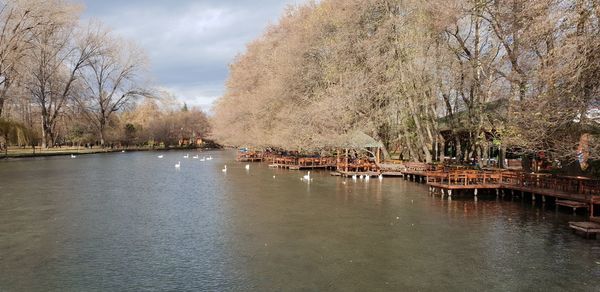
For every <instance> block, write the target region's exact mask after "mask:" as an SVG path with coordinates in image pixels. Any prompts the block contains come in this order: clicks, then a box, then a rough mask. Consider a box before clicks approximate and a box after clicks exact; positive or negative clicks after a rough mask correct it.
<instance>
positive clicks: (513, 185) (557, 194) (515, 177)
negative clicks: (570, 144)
mask: <svg viewBox="0 0 600 292" xmlns="http://www.w3.org/2000/svg"><path fill="white" fill-rule="evenodd" d="M406 174H407V175H411V174H412V175H419V173H418V172H417V173H416V174H415V172H408V173H406ZM424 175H425V177H426V178H427V181H426V182H427V184H428V185H429V186H430V187H432V188H436V189H442V190H457V189H460V190H475V191H476V190H478V189H497V190H510V191H513V192H514V191H518V192H521V193H531V194H532V198H533V199H534V200H535V196H534V195H539V196H542V199H543V200H544V199H545V197H546V196H547V197H554V198H556V199H557V200H567V201H571V202H574V203H578V204H585V205H586V206H589V204H590V200H591V199H592V198H593V197H594V196H600V182H598V181H595V180H591V179H588V178H581V177H557V176H549V175H541V174H528V173H514V172H502V171H475V170H461V171H451V172H443V171H427V172H425V174H424ZM475 195H476V194H475ZM578 208H581V207H578Z"/></svg>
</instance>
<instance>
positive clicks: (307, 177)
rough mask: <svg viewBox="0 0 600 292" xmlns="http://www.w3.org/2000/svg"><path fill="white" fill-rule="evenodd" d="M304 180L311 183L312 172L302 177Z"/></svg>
mask: <svg viewBox="0 0 600 292" xmlns="http://www.w3.org/2000/svg"><path fill="white" fill-rule="evenodd" d="M302 178H303V179H304V180H308V181H310V171H309V172H308V173H307V174H305V175H304V177H302Z"/></svg>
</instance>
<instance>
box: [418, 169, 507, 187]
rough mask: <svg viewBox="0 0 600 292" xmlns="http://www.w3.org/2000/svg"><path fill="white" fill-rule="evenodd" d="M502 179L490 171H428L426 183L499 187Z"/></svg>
mask: <svg viewBox="0 0 600 292" xmlns="http://www.w3.org/2000/svg"><path fill="white" fill-rule="evenodd" d="M501 179H502V174H501V173H500V172H490V171H475V170H461V171H450V172H444V171H428V172H427V182H428V183H440V184H447V185H453V186H473V185H499V184H500V181H501Z"/></svg>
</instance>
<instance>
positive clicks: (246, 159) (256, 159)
mask: <svg viewBox="0 0 600 292" xmlns="http://www.w3.org/2000/svg"><path fill="white" fill-rule="evenodd" d="M237 161H239V162H262V161H263V158H262V157H239V158H237Z"/></svg>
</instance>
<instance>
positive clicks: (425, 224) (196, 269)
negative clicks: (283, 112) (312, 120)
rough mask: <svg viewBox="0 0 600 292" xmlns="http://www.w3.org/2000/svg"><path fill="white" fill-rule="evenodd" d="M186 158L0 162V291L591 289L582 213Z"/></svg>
mask: <svg viewBox="0 0 600 292" xmlns="http://www.w3.org/2000/svg"><path fill="white" fill-rule="evenodd" d="M160 154H164V158H162V159H159V158H157V155H160ZM184 154H185V153H184V152H174V151H171V152H164V153H157V152H136V153H115V154H106V155H104V154H100V155H87V156H84V155H82V156H78V157H77V158H75V159H71V158H69V157H52V158H40V159H26V160H13V161H3V162H0V291H165V290H169V291H248V290H253V291H290V290H291V291H295V290H296V291H297V290H302V291H386V290H387V291H481V290H489V291H565V290H568V291H600V240H585V239H583V238H581V237H579V236H576V235H574V234H572V233H571V231H570V230H569V229H568V227H567V222H568V221H571V220H585V218H584V217H583V216H573V215H571V214H569V213H568V212H558V213H557V212H555V211H554V208H548V209H544V208H543V207H541V206H531V204H530V203H522V202H521V201H515V202H513V201H510V200H496V199H495V197H490V198H482V199H480V200H479V201H477V202H475V201H473V200H472V199H468V198H465V199H454V200H452V201H448V200H447V199H444V200H442V199H440V198H439V197H432V196H429V195H428V193H427V187H426V186H424V185H420V184H416V183H413V182H408V181H404V180H402V179H400V178H385V179H384V180H383V181H381V182H380V181H379V180H377V179H371V180H370V181H369V182H365V181H357V182H352V180H345V179H343V178H340V177H332V176H330V175H329V173H328V172H312V173H311V176H312V177H313V180H312V182H310V183H307V182H304V181H301V179H300V178H301V177H302V176H303V175H304V174H306V173H305V172H299V171H288V170H282V169H270V168H268V166H267V165H266V164H259V163H253V164H250V169H249V170H246V169H245V167H244V166H245V163H239V162H235V161H233V158H234V153H233V152H228V151H213V152H202V153H199V155H200V157H202V156H209V155H210V156H212V157H214V159H213V160H210V161H204V162H202V161H200V159H192V155H195V154H197V152H190V158H189V159H185V158H183V157H182V156H183V155H184ZM178 161H181V168H180V169H179V170H178V169H176V168H175V167H174V164H175V163H177V162H178ZM225 164H226V165H227V172H223V171H222V168H223V167H224V165H225Z"/></svg>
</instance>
